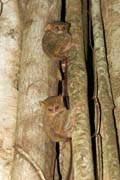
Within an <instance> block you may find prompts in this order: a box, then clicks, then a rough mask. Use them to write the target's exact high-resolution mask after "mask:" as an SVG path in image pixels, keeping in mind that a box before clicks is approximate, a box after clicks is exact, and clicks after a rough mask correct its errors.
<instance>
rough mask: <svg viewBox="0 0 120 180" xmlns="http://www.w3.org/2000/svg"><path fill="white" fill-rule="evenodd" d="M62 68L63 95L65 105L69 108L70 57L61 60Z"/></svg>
mask: <svg viewBox="0 0 120 180" xmlns="http://www.w3.org/2000/svg"><path fill="white" fill-rule="evenodd" d="M61 68H62V73H63V82H62V96H63V100H64V104H65V107H66V108H67V109H69V108H70V104H69V95H68V58H67V57H65V59H64V60H62V61H61Z"/></svg>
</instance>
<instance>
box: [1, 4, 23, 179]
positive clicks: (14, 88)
mask: <svg viewBox="0 0 120 180" xmlns="http://www.w3.org/2000/svg"><path fill="white" fill-rule="evenodd" d="M0 5H1V7H0V8H1V11H0V179H1V180H10V179H11V168H12V164H13V154H14V148H13V146H14V140H15V125H16V117H17V97H18V72H19V58H20V44H21V39H20V33H21V28H20V18H19V12H18V6H17V1H16V0H13V1H7V2H6V1H5V2H4V1H3V2H1V1H0Z"/></svg>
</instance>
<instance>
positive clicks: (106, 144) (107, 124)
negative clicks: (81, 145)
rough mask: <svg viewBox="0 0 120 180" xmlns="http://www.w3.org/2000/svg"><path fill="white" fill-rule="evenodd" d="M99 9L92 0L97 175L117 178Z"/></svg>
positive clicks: (98, 5)
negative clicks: (98, 113)
mask: <svg viewBox="0 0 120 180" xmlns="http://www.w3.org/2000/svg"><path fill="white" fill-rule="evenodd" d="M100 10H101V9H100V0H92V24H93V35H94V46H95V47H94V51H95V60H96V70H95V71H96V76H97V78H96V79H97V81H98V82H96V83H98V84H97V86H98V92H97V94H96V96H97V97H96V98H97V100H98V103H99V107H100V119H98V121H101V122H98V124H100V129H99V132H97V134H96V138H97V137H99V138H100V141H99V143H98V141H97V146H98V148H99V150H100V151H99V152H100V153H101V154H100V153H99V154H98V156H99V160H100V161H102V162H103V164H102V169H99V171H102V175H101V176H99V177H98V179H100V180H101V179H104V180H106V179H107V180H113V179H116V180H118V179H119V178H120V169H119V160H118V151H117V141H116V134H115V127H114V118H113V101H112V95H111V88H110V79H109V75H108V66H107V61H106V52H105V44H104V36H103V26H102V20H101V11H100ZM100 148H102V149H100ZM101 155H102V156H101ZM97 163H98V162H97ZM99 174H101V172H98V175H99Z"/></svg>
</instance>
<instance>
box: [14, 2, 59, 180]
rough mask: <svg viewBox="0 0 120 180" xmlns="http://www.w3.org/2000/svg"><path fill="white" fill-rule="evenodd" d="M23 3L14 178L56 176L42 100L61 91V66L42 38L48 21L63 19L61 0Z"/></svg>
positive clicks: (52, 148)
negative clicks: (45, 50) (47, 51)
mask: <svg viewBox="0 0 120 180" xmlns="http://www.w3.org/2000/svg"><path fill="white" fill-rule="evenodd" d="M19 3H20V7H21V8H23V9H21V8H20V11H21V17H22V18H23V38H22V57H21V73H20V84H19V102H18V120H17V128H16V144H15V150H16V153H15V160H14V166H13V171H12V180H22V179H31V180H33V179H35V180H37V179H41V180H50V179H51V180H52V179H53V172H54V163H55V143H52V142H50V141H49V139H48V137H46V135H45V133H44V131H43V126H42V120H43V119H42V118H43V112H42V110H41V109H40V107H39V101H41V100H44V99H46V98H47V97H48V96H53V95H57V90H58V87H57V86H58V79H57V68H58V67H56V64H55V63H54V62H52V61H50V59H48V58H47V57H46V56H45V54H44V53H43V50H42V46H41V42H42V37H43V34H44V28H45V26H46V24H47V22H49V21H54V20H59V18H60V10H61V5H60V4H61V2H60V1H56V0H52V1H49V0H46V1H37V0H34V1H32V0H31V1H20V2H19ZM24 10H25V11H24ZM22 13H23V14H22Z"/></svg>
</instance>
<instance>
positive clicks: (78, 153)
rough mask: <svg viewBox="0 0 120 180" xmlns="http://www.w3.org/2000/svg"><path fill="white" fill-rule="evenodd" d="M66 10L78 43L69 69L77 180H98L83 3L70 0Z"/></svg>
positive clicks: (70, 56)
mask: <svg viewBox="0 0 120 180" xmlns="http://www.w3.org/2000/svg"><path fill="white" fill-rule="evenodd" d="M66 7H67V11H66V13H67V14H66V20H67V21H68V22H70V24H71V31H70V32H71V34H72V37H73V39H72V42H73V43H74V46H73V48H71V51H70V52H69V68H68V90H69V96H70V108H71V115H70V118H71V119H74V120H75V126H74V128H73V133H72V154H73V168H74V170H73V171H74V179H75V180H80V179H82V180H84V179H85V180H94V172H93V160H92V147H91V135H90V122H89V111H88V100H87V73H86V65H85V56H84V46H83V23H82V7H81V1H79V0H76V1H74V0H67V1H66Z"/></svg>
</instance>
